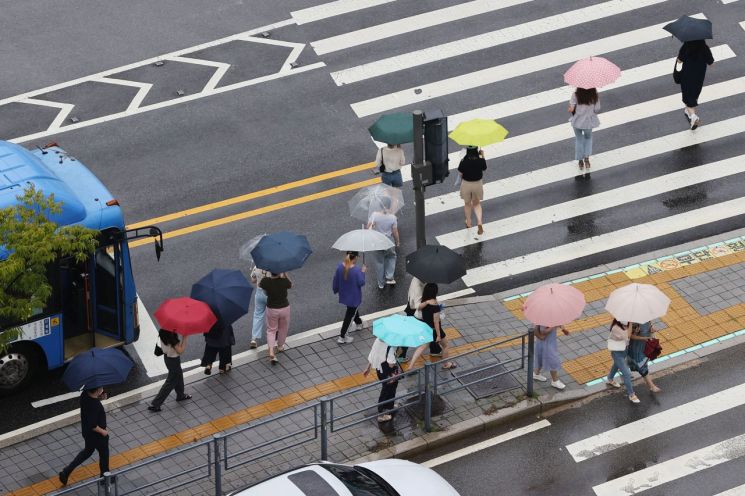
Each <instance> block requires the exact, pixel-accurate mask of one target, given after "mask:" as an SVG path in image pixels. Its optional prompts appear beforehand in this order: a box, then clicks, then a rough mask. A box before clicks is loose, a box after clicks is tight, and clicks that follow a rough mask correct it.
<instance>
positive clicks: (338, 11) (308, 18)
mask: <svg viewBox="0 0 745 496" xmlns="http://www.w3.org/2000/svg"><path fill="white" fill-rule="evenodd" d="M395 1H396V0H336V1H335V2H329V3H324V4H322V5H316V6H315V7H308V8H307V9H302V10H295V11H293V12H290V15H291V16H292V18H293V19H294V20H295V22H296V23H297V24H298V25H300V24H308V23H309V22H315V21H320V20H323V19H328V18H330V17H336V16H339V15H342V14H348V13H350V12H356V11H358V10H364V9H369V8H370V7H375V6H378V5H383V4H385V3H390V2H395Z"/></svg>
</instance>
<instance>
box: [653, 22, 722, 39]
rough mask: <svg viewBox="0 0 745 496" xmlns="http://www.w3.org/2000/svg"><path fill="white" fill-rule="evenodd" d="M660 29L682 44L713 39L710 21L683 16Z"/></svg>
mask: <svg viewBox="0 0 745 496" xmlns="http://www.w3.org/2000/svg"><path fill="white" fill-rule="evenodd" d="M662 29H664V30H665V31H667V32H669V33H670V34H672V35H673V36H675V37H676V38H678V39H679V40H680V41H682V42H683V43H685V42H686V41H694V40H711V39H713V37H714V36H713V34H712V31H711V21H710V20H708V19H696V18H695V17H688V16H683V17H681V18H680V19H678V20H677V21H675V22H671V23H670V24H668V25H666V26H665V27H664V28H662Z"/></svg>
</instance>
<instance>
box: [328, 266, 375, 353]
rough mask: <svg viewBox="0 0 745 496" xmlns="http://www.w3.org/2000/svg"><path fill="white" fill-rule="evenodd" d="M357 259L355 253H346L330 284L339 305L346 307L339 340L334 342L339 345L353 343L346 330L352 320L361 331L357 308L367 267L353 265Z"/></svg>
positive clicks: (360, 320) (360, 299)
mask: <svg viewBox="0 0 745 496" xmlns="http://www.w3.org/2000/svg"><path fill="white" fill-rule="evenodd" d="M358 257H359V253H357V252H356V251H348V252H347V254H346V255H345V256H344V261H343V262H342V263H340V264H339V265H338V266H337V267H336V272H335V273H334V279H333V281H332V283H331V288H332V290H333V291H334V294H338V295H339V303H341V304H342V305H344V306H346V307H347V310H346V312H345V313H344V320H343V321H342V324H341V332H340V334H339V339H337V340H336V342H337V343H339V344H346V343H351V342H352V341H354V338H353V337H352V336H347V329H349V325H350V324H351V323H352V320H353V319H354V323H355V324H356V325H357V330H358V331H359V330H361V329H362V318H361V317H360V312H359V306H360V304H361V303H362V286H364V285H365V272H366V271H367V267H366V266H365V265H362V268H360V267H357V265H355V264H356V263H357V258H358Z"/></svg>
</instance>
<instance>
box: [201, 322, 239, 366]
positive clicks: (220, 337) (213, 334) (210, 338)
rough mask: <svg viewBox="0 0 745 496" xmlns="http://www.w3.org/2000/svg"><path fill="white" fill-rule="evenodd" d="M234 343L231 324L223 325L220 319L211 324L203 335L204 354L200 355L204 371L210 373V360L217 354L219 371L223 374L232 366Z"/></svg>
mask: <svg viewBox="0 0 745 496" xmlns="http://www.w3.org/2000/svg"><path fill="white" fill-rule="evenodd" d="M234 344H235V334H234V333H233V326H232V325H230V324H227V325H225V324H224V323H223V322H222V320H218V321H217V322H216V323H215V325H213V326H212V329H210V332H208V333H207V334H205V335H204V354H203V355H202V367H204V373H205V374H206V375H210V374H211V373H212V362H214V361H215V358H217V356H218V355H219V356H220V365H219V367H220V373H221V374H225V373H226V372H228V371H229V370H230V368H231V367H232V366H233V363H232V362H233V345H234Z"/></svg>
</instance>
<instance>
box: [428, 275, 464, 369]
mask: <svg viewBox="0 0 745 496" xmlns="http://www.w3.org/2000/svg"><path fill="white" fill-rule="evenodd" d="M438 290H439V289H438V287H437V284H435V283H431V282H430V283H427V284H425V285H424V290H423V291H422V302H421V303H420V304H419V310H420V311H421V312H422V318H421V320H422V322H425V323H426V324H427V325H429V327H431V328H432V336H433V342H435V343H437V344H438V345H439V347H440V350H441V351H440V355H441V356H442V359H443V360H447V358H448V355H449V352H448V348H449V344H448V339H447V336H446V335H445V331H443V330H442V322H441V321H440V310H441V309H442V307H441V306H440V304H439V303H438V302H437V292H438ZM431 350H432V348H430V351H431ZM430 354H432V353H430ZM455 367H457V365H456V364H455V362H451V361H446V362H445V364H444V365H443V366H442V368H443V369H446V370H449V369H454V368H455Z"/></svg>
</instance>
